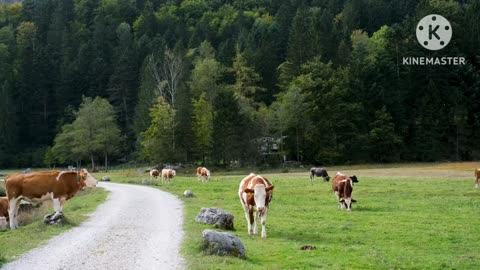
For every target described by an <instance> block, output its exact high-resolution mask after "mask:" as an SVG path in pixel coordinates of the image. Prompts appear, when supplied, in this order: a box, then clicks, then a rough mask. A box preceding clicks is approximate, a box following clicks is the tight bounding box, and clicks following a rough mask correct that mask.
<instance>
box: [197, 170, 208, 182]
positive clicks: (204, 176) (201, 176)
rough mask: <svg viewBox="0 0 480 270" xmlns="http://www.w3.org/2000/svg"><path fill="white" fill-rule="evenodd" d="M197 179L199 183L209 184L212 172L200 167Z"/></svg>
mask: <svg viewBox="0 0 480 270" xmlns="http://www.w3.org/2000/svg"><path fill="white" fill-rule="evenodd" d="M197 179H198V181H202V182H208V180H210V171H209V170H208V169H207V168H205V167H198V168H197Z"/></svg>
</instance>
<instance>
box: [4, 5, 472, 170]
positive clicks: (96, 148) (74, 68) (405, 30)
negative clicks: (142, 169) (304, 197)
mask: <svg viewBox="0 0 480 270" xmlns="http://www.w3.org/2000/svg"><path fill="white" fill-rule="evenodd" d="M9 2H11V1H9ZM9 2H6V1H4V2H3V3H2V4H0V168H1V167H26V166H39V167H40V166H64V165H69V164H73V163H77V164H78V162H80V161H82V162H83V163H90V162H91V163H92V166H93V164H94V163H100V164H103V162H104V160H105V164H107V160H108V164H120V163H128V162H145V163H155V164H164V163H169V164H176V163H197V164H206V165H215V166H225V167H226V166H245V165H257V166H258V165H269V166H277V165H280V164H281V163H282V162H284V161H286V160H287V161H292V162H299V163H303V164H316V165H323V164H326V165H328V164H352V163H353V164H354V163H373V162H375V163H377V162H379V163H386V162H411V161H422V162H423V161H462V160H478V159H480V136H479V135H478V131H479V130H480V102H479V101H480V1H478V0H462V1H453V0H420V1H418V0H400V1H398V0H185V1H180V0H177V1H175V0H135V1H134V0H24V1H21V2H13V3H9ZM429 14H440V15H442V16H443V17H445V18H447V19H448V21H449V22H450V24H451V27H452V32H453V36H452V39H451V41H450V43H449V44H448V46H446V47H445V48H443V49H441V50H438V51H430V50H427V49H425V48H423V47H422V46H421V44H419V42H418V41H417V38H416V34H415V30H416V26H417V24H418V22H419V21H420V20H421V19H422V18H423V17H424V16H426V15H429ZM405 57H464V58H465V59H466V61H465V64H463V65H406V64H404V63H403V62H402V59H403V58H405Z"/></svg>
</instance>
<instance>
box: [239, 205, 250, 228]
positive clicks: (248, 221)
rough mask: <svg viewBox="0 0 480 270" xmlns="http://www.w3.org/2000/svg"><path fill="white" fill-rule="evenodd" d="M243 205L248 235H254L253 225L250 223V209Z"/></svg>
mask: <svg viewBox="0 0 480 270" xmlns="http://www.w3.org/2000/svg"><path fill="white" fill-rule="evenodd" d="M241 203H242V206H243V211H244V212H245V219H246V220H247V226H248V228H247V232H248V234H252V224H251V222H250V210H249V209H248V206H246V205H245V204H243V202H241Z"/></svg>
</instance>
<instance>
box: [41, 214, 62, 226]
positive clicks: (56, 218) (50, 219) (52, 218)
mask: <svg viewBox="0 0 480 270" xmlns="http://www.w3.org/2000/svg"><path fill="white" fill-rule="evenodd" d="M64 219H65V216H64V215H63V213H62V212H58V213H57V212H55V213H53V214H50V215H46V216H45V217H44V218H43V222H44V223H45V224H47V225H55V224H59V223H62V222H63V220H64Z"/></svg>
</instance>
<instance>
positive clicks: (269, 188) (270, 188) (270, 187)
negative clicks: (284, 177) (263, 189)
mask: <svg viewBox="0 0 480 270" xmlns="http://www.w3.org/2000/svg"><path fill="white" fill-rule="evenodd" d="M274 187H275V186H269V187H267V191H270V190H273V188H274Z"/></svg>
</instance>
